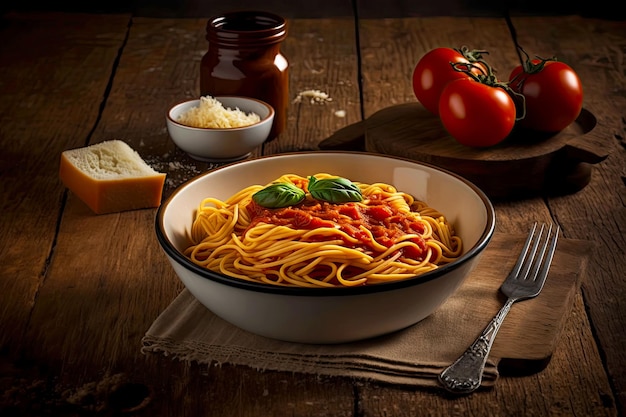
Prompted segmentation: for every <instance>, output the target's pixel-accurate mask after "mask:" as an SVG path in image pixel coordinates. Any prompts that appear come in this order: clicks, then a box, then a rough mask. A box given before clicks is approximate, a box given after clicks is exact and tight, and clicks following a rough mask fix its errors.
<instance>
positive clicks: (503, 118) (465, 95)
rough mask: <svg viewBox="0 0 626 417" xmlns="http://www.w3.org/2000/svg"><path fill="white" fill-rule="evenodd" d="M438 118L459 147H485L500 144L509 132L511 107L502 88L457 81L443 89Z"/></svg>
mask: <svg viewBox="0 0 626 417" xmlns="http://www.w3.org/2000/svg"><path fill="white" fill-rule="evenodd" d="M439 117H440V118H441V122H442V123H443V126H444V127H445V128H446V130H447V131H448V133H450V135H451V136H452V137H453V138H454V139H456V140H457V141H458V142H459V143H461V144H463V145H466V146H472V147H487V146H492V145H495V144H497V143H500V142H501V141H503V140H504V139H505V138H506V137H507V136H508V135H509V133H511V130H513V126H514V125H515V103H514V102H513V99H512V98H511V96H510V95H509V94H508V93H507V92H506V91H504V89H503V88H499V87H492V86H490V85H487V84H482V83H480V82H478V81H474V80H469V79H460V80H455V81H452V82H450V83H449V84H448V85H447V86H446V88H444V89H443V92H442V93H441V98H440V100H439Z"/></svg>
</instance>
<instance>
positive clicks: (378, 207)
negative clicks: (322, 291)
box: [247, 198, 426, 260]
mask: <svg viewBox="0 0 626 417" xmlns="http://www.w3.org/2000/svg"><path fill="white" fill-rule="evenodd" d="M247 210H248V212H249V213H250V214H251V217H252V221H251V223H250V226H249V227H253V226H254V225H256V224H258V223H267V224H274V225H280V226H287V227H291V228H293V229H305V230H314V229H318V228H321V227H330V228H336V229H340V230H342V231H343V232H345V233H346V234H347V235H349V236H351V237H353V238H355V239H358V241H359V242H358V243H356V244H355V243H353V242H347V241H344V245H345V246H346V247H349V248H361V249H363V250H364V251H365V252H368V253H371V252H372V251H374V246H373V245H372V241H371V239H370V237H369V235H368V234H367V233H365V232H363V230H361V226H364V227H365V228H366V229H368V230H369V231H370V232H371V233H372V236H373V237H374V239H375V240H376V242H378V243H379V244H382V245H384V246H386V247H391V246H392V245H393V244H394V243H396V242H397V241H398V240H399V239H400V238H401V237H402V236H404V235H405V234H418V235H421V234H423V233H424V231H425V229H424V225H423V224H422V223H421V222H418V221H415V220H413V219H411V218H410V217H408V216H406V215H405V214H403V213H401V212H398V211H397V210H396V209H395V208H393V207H392V206H390V205H389V204H388V203H387V202H385V201H382V200H378V199H375V198H374V199H370V203H369V204H368V205H367V206H363V205H361V204H357V203H343V204H334V203H328V202H325V201H316V200H313V201H311V200H305V201H304V202H303V203H300V204H298V205H296V206H290V207H285V208H278V209H268V208H265V207H262V206H259V205H258V204H256V203H255V202H254V201H251V202H250V204H249V205H248V207H247ZM316 239H319V240H318V241H323V240H327V239H331V238H330V237H327V236H322V235H319V236H317V237H316ZM332 239H336V237H332ZM411 240H412V241H413V242H414V243H415V244H416V245H417V247H406V248H404V249H403V256H405V257H407V258H411V259H417V260H421V259H422V256H423V253H424V252H425V250H426V244H425V241H424V239H423V238H422V237H415V238H413V239H411Z"/></svg>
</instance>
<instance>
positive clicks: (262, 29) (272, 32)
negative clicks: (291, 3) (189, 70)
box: [206, 11, 287, 48]
mask: <svg viewBox="0 0 626 417" xmlns="http://www.w3.org/2000/svg"><path fill="white" fill-rule="evenodd" d="M206 33H207V35H206V39H207V40H208V41H209V42H215V43H217V44H219V45H220V46H225V47H237V48H239V47H245V46H262V45H271V44H275V43H279V42H281V41H282V40H283V39H285V37H286V36H287V22H286V20H285V19H284V18H283V17H281V16H278V15H276V14H273V13H269V12H263V11H239V12H231V13H225V14H222V15H219V16H215V17H212V18H210V19H209V21H208V23H207V27H206Z"/></svg>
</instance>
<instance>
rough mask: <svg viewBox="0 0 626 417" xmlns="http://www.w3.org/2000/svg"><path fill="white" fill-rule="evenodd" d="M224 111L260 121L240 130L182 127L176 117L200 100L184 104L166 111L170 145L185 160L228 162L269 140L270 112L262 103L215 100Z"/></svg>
mask: <svg viewBox="0 0 626 417" xmlns="http://www.w3.org/2000/svg"><path fill="white" fill-rule="evenodd" d="M215 99H217V100H218V101H220V102H221V103H222V104H223V106H224V107H225V108H231V109H233V110H234V109H235V108H238V109H239V110H241V111H243V112H246V113H250V112H254V113H256V114H258V115H259V117H260V118H261V121H259V122H257V123H255V124H252V125H249V126H244V127H233V128H226V129H210V128H198V127H191V126H186V125H184V124H182V123H179V122H178V121H177V120H178V118H179V116H180V115H181V114H183V113H185V112H186V111H187V110H189V109H190V108H192V107H197V106H199V105H200V99H196V100H188V101H185V102H183V103H180V104H177V105H175V106H174V107H172V108H171V109H170V111H169V112H168V113H167V117H166V118H165V120H166V123H167V131H168V133H169V135H170V137H171V138H172V141H173V142H174V143H175V144H176V146H178V147H179V148H180V149H182V150H183V151H185V152H187V154H189V156H191V157H192V158H194V159H197V160H199V161H204V162H229V161H236V160H239V159H243V158H245V157H247V156H249V155H250V153H251V152H252V151H253V150H254V149H256V148H257V147H258V146H259V145H261V144H262V143H263V142H265V141H266V140H267V138H268V136H269V133H270V130H271V128H272V123H273V122H274V109H273V108H272V106H271V105H269V104H267V103H265V102H264V101H261V100H258V99H255V98H250V97H237V96H218V97H215Z"/></svg>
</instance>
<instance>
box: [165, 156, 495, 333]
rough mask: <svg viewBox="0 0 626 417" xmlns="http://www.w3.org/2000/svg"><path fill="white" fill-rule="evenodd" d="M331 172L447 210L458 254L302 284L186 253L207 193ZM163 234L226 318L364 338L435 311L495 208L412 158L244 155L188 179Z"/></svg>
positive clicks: (255, 327) (195, 285)
mask: <svg viewBox="0 0 626 417" xmlns="http://www.w3.org/2000/svg"><path fill="white" fill-rule="evenodd" d="M320 172H327V173H330V174H333V175H339V176H343V177H345V178H348V179H350V180H353V181H359V182H366V183H374V182H385V183H388V184H392V185H394V186H395V187H396V188H397V189H398V190H401V191H404V192H407V193H410V194H412V195H413V196H414V197H415V198H418V199H421V200H423V201H425V202H426V203H428V204H429V205H431V206H432V207H434V208H437V209H438V210H439V211H441V212H442V213H443V214H444V215H445V216H446V217H447V219H448V220H449V221H450V222H451V223H452V224H453V225H454V227H455V230H456V233H457V234H458V235H459V236H460V237H461V238H462V240H463V245H464V250H463V254H462V255H461V257H460V258H459V259H457V260H456V261H454V262H452V263H450V264H447V265H443V266H441V267H440V268H438V269H436V270H433V271H430V272H427V273H425V274H423V275H420V276H417V277H414V278H409V279H406V280H403V281H393V282H387V283H381V284H375V285H369V286H367V285H366V286H359V287H345V288H339V287H334V288H294V287H280V286H275V285H271V284H262V283H257V282H249V281H244V280H239V279H235V278H231V277H228V276H226V275H223V274H220V273H217V272H213V271H210V270H208V269H206V268H203V267H200V266H198V265H196V264H194V263H193V262H191V261H190V260H189V259H188V258H187V257H186V256H184V255H183V251H184V250H185V248H186V247H187V246H188V245H189V241H188V238H187V236H189V231H190V229H191V224H192V222H193V218H194V215H195V213H196V210H197V208H198V207H199V204H200V202H201V201H202V199H204V198H206V197H209V196H210V197H216V198H219V199H226V198H228V197H230V196H231V195H233V194H235V193H236V192H237V191H239V190H241V189H242V188H244V187H247V186H249V185H253V184H261V185H263V184H266V183H269V182H271V181H273V180H275V179H276V178H278V177H280V176H281V175H283V174H286V173H294V174H298V175H302V176H307V175H312V174H316V173H320ZM155 227H156V236H157V240H158V242H159V244H160V245H161V248H162V249H163V251H164V252H165V254H166V255H167V258H168V260H169V262H170V263H171V265H172V267H173V269H174V271H175V272H176V274H177V275H178V277H179V278H180V280H181V281H182V282H183V283H184V284H185V286H186V287H187V289H188V290H189V291H190V292H191V293H192V294H193V295H194V296H195V297H196V298H197V299H198V300H199V301H200V302H201V303H202V304H203V305H205V306H206V307H207V308H208V309H210V310H211V311H212V312H213V313H215V314H216V315H218V316H220V317H222V318H223V319H225V320H226V321H229V322H230V323H232V324H234V325H236V326H238V327H240V328H242V329H245V330H247V331H249V332H252V333H255V334H259V335H262V336H266V337H270V338H274V339H280V340H286V341H291V342H304V343H339V342H350V341H356V340H361V339H366V338H370V337H374V336H379V335H383V334H386V333H390V332H394V331H397V330H400V329H403V328H405V327H408V326H411V325H413V324H415V323H417V322H419V321H420V320H422V319H424V318H426V317H428V316H429V315H430V314H432V313H433V312H434V311H435V310H436V309H437V308H439V306H440V305H441V304H443V303H444V302H445V301H446V300H447V299H448V298H449V297H450V296H451V295H452V294H454V292H455V291H456V290H457V288H458V287H459V286H460V285H461V283H462V282H463V281H464V279H465V278H466V277H467V276H468V274H469V272H470V271H471V270H472V269H473V268H474V266H475V265H476V263H477V261H478V259H479V257H480V255H481V254H482V252H483V250H484V249H485V247H486V246H487V244H488V243H489V241H490V240H491V237H492V235H493V232H494V228H495V211H494V209H493V206H492V204H491V203H490V202H489V200H488V198H487V197H486V196H485V194H484V193H483V192H482V191H481V190H480V189H478V188H477V187H476V186H475V185H473V184H472V183H470V182H469V181H467V180H466V179H464V178H462V177H460V176H458V175H456V174H453V173H451V172H449V171H445V170H442V169H439V168H437V167H434V166H431V165H428V164H424V163H419V162H415V161H410V160H406V159H400V158H394V157H388V156H383V155H376V154H368V153H363V152H361V153H359V152H354V153H352V152H325V151H318V152H302V153H291V154H282V155H276V156H270V157H262V158H256V159H251V160H247V161H241V162H236V163H233V164H230V165H226V166H224V167H221V168H218V169H216V170H213V171H209V172H207V173H206V174H203V175H201V176H198V177H196V178H194V179H192V180H190V181H188V182H187V183H185V184H183V185H181V186H180V187H179V188H178V189H177V190H175V191H174V193H173V194H172V195H171V196H170V197H169V198H168V199H167V200H166V201H165V202H164V203H163V204H161V206H160V207H159V209H158V211H157V216H156V222H155Z"/></svg>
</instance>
